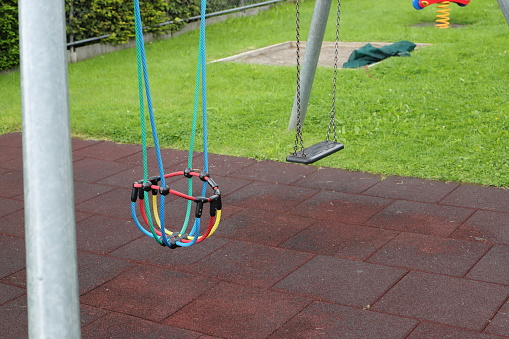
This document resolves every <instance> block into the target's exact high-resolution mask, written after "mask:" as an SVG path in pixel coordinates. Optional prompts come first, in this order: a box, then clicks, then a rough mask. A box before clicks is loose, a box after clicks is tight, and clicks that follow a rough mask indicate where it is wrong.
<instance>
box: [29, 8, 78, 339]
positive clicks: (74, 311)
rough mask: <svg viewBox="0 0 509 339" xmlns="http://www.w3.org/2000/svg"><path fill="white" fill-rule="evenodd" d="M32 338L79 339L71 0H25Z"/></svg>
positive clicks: (30, 329) (30, 317)
mask: <svg viewBox="0 0 509 339" xmlns="http://www.w3.org/2000/svg"><path fill="white" fill-rule="evenodd" d="M19 19H20V21H19V22H20V52H21V93H22V97H21V99H22V115H23V118H22V122H23V171H24V199H25V237H26V254H27V258H26V260H27V289H28V329H29V336H30V338H79V337H80V321H79V297H78V274H77V258H76V257H77V255H76V234H75V217H74V188H73V175H72V157H71V149H72V147H71V138H70V124H69V98H68V87H67V51H66V41H65V39H66V37H65V2H64V0H44V1H40V0H20V1H19Z"/></svg>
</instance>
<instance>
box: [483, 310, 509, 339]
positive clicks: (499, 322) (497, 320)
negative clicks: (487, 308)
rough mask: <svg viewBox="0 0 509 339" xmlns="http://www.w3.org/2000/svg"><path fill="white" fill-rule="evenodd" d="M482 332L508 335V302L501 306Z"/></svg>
mask: <svg viewBox="0 0 509 339" xmlns="http://www.w3.org/2000/svg"><path fill="white" fill-rule="evenodd" d="M484 332H485V333H491V334H497V335H503V336H509V302H506V303H505V304H504V306H502V308H501V309H500V310H499V311H498V313H497V314H496V315H495V317H494V318H493V320H492V321H491V322H490V323H489V325H488V326H487V327H486V329H485V330H484Z"/></svg>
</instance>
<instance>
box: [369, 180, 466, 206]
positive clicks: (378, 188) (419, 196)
mask: <svg viewBox="0 0 509 339" xmlns="http://www.w3.org/2000/svg"><path fill="white" fill-rule="evenodd" d="M458 186H459V184H457V183H448V182H440V181H435V180H425V179H418V178H409V177H398V176H391V177H388V178H386V179H384V180H382V181H380V182H379V183H378V184H376V185H375V186H373V187H371V188H370V189H368V190H367V191H366V192H364V194H366V195H374V196H377V197H384V198H392V199H402V200H412V201H422V202H439V201H440V200H442V199H443V198H444V197H445V196H446V195H447V194H449V193H450V192H452V191H453V190H454V189H455V188H456V187H458Z"/></svg>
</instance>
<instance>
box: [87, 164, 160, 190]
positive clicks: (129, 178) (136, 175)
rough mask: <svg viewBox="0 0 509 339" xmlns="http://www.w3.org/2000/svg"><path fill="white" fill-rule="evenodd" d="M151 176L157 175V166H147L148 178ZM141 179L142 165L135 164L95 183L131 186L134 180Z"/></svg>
mask: <svg viewBox="0 0 509 339" xmlns="http://www.w3.org/2000/svg"><path fill="white" fill-rule="evenodd" d="M152 176H159V170H158V169H157V167H149V168H148V177H149V178H150V177H152ZM142 179H143V167H141V166H136V167H130V168H128V169H126V170H124V171H121V172H118V173H114V174H112V175H110V176H108V177H105V178H103V179H101V180H98V181H97V184H103V185H108V186H116V187H124V188H126V187H129V188H131V187H132V185H133V183H134V182H136V181H138V180H142Z"/></svg>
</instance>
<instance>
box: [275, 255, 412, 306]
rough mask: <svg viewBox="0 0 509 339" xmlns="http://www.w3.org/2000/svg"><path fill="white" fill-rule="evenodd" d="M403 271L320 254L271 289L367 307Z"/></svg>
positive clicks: (396, 279) (393, 282)
mask: <svg viewBox="0 0 509 339" xmlns="http://www.w3.org/2000/svg"><path fill="white" fill-rule="evenodd" d="M406 272H407V271H406V270H403V269H399V268H391V267H386V266H380V265H374V264H370V263H365V262H360V261H354V260H347V259H343V258H335V257H328V256H322V255H319V256H316V257H314V258H313V259H311V260H310V261H308V262H307V263H306V264H304V265H303V266H301V267H300V268H299V269H297V270H296V271H294V272H293V273H291V274H290V275H288V276H287V277H286V278H284V279H283V280H282V281H280V282H279V283H278V284H276V285H275V286H274V288H275V289H277V290H282V291H285V292H287V293H299V294H303V295H307V296H310V297H312V298H314V299H317V300H320V301H331V302H334V303H339V304H343V305H349V306H357V307H369V305H372V304H373V303H374V302H375V301H376V300H378V299H379V298H380V297H381V296H382V295H383V294H384V293H385V292H386V291H387V290H388V289H389V288H391V286H393V285H394V284H395V283H396V282H398V281H399V280H400V279H401V278H402V277H403V276H404V275H405V274H406Z"/></svg>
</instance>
